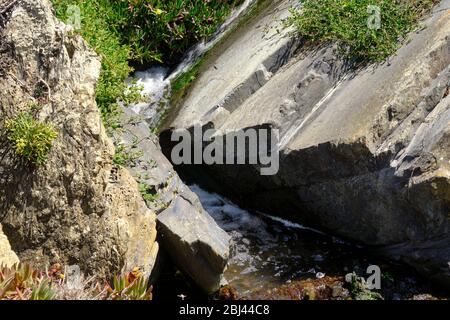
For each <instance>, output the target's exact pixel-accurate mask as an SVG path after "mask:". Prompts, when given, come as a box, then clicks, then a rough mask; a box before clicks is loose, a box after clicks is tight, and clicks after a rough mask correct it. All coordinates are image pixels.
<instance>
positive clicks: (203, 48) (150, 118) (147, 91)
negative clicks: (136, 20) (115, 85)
mask: <svg viewBox="0 0 450 320" xmlns="http://www.w3.org/2000/svg"><path fill="white" fill-rule="evenodd" d="M255 2H256V0H245V1H244V3H243V4H241V5H240V6H239V7H238V8H236V9H235V10H233V12H232V13H231V14H230V16H229V17H228V18H227V20H226V21H225V22H224V23H223V24H222V25H220V27H219V28H218V29H217V31H216V32H215V33H214V35H213V36H212V37H210V38H209V39H207V40H203V41H201V42H200V43H198V44H197V45H195V46H194V47H193V48H192V49H190V50H189V51H188V52H187V53H186V54H185V56H184V58H183V59H182V61H181V63H180V64H179V65H178V66H177V67H176V68H175V69H174V70H173V71H172V72H171V71H170V68H169V67H167V66H164V65H162V66H153V67H151V68H149V69H148V70H146V71H139V72H136V73H135V74H134V75H133V76H132V77H131V78H130V79H128V80H127V82H128V83H129V84H132V83H133V81H136V82H137V84H138V85H141V86H143V88H144V89H143V92H142V94H143V95H145V96H146V97H148V100H149V101H148V102H146V103H138V104H135V105H131V106H130V108H131V109H132V110H133V111H135V112H136V113H138V114H139V115H141V116H143V117H144V119H146V120H147V122H149V124H150V126H152V127H153V126H155V125H157V124H158V122H159V120H160V117H161V114H162V113H163V112H164V109H165V108H166V107H167V105H168V97H169V96H170V90H171V88H170V84H171V82H172V80H174V79H176V78H177V77H178V76H179V75H181V74H183V73H185V72H187V71H189V69H190V68H191V67H192V66H193V65H194V63H195V62H196V61H197V60H198V59H199V58H201V57H202V56H203V55H204V54H205V53H206V52H208V50H210V49H211V48H212V47H213V46H214V45H215V44H216V43H217V42H218V41H220V39H221V38H222V37H223V36H224V35H225V33H226V32H227V31H228V30H230V28H231V27H232V26H233V25H234V23H235V22H236V21H237V20H238V19H239V18H240V17H241V16H242V15H244V14H245V13H246V12H247V11H248V9H249V8H250V7H251V5H252V4H253V3H255Z"/></svg>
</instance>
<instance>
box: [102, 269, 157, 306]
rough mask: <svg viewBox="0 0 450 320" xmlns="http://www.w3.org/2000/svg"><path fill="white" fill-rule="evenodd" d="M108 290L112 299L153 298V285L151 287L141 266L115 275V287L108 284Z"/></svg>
mask: <svg viewBox="0 0 450 320" xmlns="http://www.w3.org/2000/svg"><path fill="white" fill-rule="evenodd" d="M107 292H108V299H111V300H152V287H150V288H149V286H148V281H147V280H146V279H145V277H143V276H142V273H141V271H140V270H139V268H134V269H133V271H132V272H130V273H127V274H125V275H121V276H116V277H114V281H113V287H110V286H108V287H107Z"/></svg>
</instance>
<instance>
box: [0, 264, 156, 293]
mask: <svg viewBox="0 0 450 320" xmlns="http://www.w3.org/2000/svg"><path fill="white" fill-rule="evenodd" d="M79 280H80V287H78V288H72V287H69V286H68V280H67V278H66V276H65V274H64V273H63V269H62V268H61V265H59V264H55V265H53V266H52V267H51V268H50V269H49V270H46V271H45V272H44V271H40V270H37V269H35V268H33V267H32V266H31V265H29V264H23V263H19V264H16V265H14V266H12V267H4V266H0V300H55V299H57V300H151V299H152V287H151V286H149V284H148V280H147V279H146V278H145V277H144V276H143V274H142V272H141V270H140V269H139V268H134V269H133V270H132V271H131V272H128V273H125V274H123V275H120V276H116V277H114V279H113V282H112V285H110V284H108V283H106V282H105V281H103V280H100V279H97V280H95V277H91V278H90V279H88V280H85V279H84V277H83V276H81V278H80V279H79Z"/></svg>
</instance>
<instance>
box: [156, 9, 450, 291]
mask: <svg viewBox="0 0 450 320" xmlns="http://www.w3.org/2000/svg"><path fill="white" fill-rule="evenodd" d="M295 2H297V1H296V0H292V1H289V0H286V1H280V2H278V1H277V2H272V3H271V4H269V6H268V8H267V9H266V10H263V11H262V12H261V13H260V14H259V15H258V16H257V17H255V18H254V20H253V22H250V23H248V24H247V25H246V26H244V27H242V28H241V29H239V30H237V31H236V32H235V34H234V35H232V36H230V37H229V39H230V40H229V41H225V42H224V43H223V44H221V46H220V47H218V48H216V50H215V53H216V54H215V55H214V54H213V55H210V57H209V59H208V61H206V62H205V63H204V65H205V66H207V67H205V68H204V69H203V70H202V73H201V74H200V76H199V78H198V79H197V81H196V82H195V83H194V85H193V86H192V88H191V90H190V92H189V93H188V95H187V97H186V98H185V100H184V101H183V102H182V104H181V105H180V106H178V107H177V108H174V110H176V113H175V114H172V115H170V117H169V119H173V120H172V121H171V122H170V123H167V124H166V129H167V131H166V132H165V133H164V134H163V135H162V139H161V141H162V143H163V144H164V148H167V150H166V151H167V154H168V155H169V154H170V147H171V144H170V142H169V140H168V138H167V137H168V136H169V134H170V132H171V131H173V130H175V129H181V128H192V127H193V126H194V125H195V123H196V122H197V121H200V123H201V124H202V125H205V126H208V127H214V128H216V129H218V130H221V131H220V132H230V131H231V132H232V131H236V130H240V129H246V128H261V127H267V126H269V127H271V128H274V129H278V130H279V131H280V143H279V149H280V170H279V172H278V173H277V174H276V175H274V176H261V175H260V171H259V170H258V169H259V167H257V166H256V167H255V166H233V165H227V166H219V165H217V166H204V167H203V170H204V171H205V172H209V173H210V174H211V176H212V177H214V178H216V179H217V180H218V181H220V183H219V184H220V187H221V188H222V191H224V190H225V192H228V194H229V195H231V196H233V197H234V198H235V199H236V200H238V201H241V203H244V204H245V205H246V206H247V207H251V208H254V209H257V210H260V211H265V212H269V213H271V214H278V215H285V216H287V217H289V218H291V219H293V220H296V221H300V222H302V223H304V224H308V225H311V226H314V227H316V228H320V229H322V230H326V231H329V232H331V233H333V234H335V235H339V236H341V237H345V238H347V239H351V240H354V241H356V242H358V243H361V244H365V245H368V246H370V247H371V248H376V250H377V252H380V253H382V254H384V255H387V256H389V257H391V258H395V259H399V260H401V261H404V262H406V263H408V264H410V265H412V266H414V267H416V268H417V269H418V270H419V271H421V272H423V273H424V274H427V275H428V276H430V277H432V278H434V279H436V280H438V281H439V282H440V283H445V284H447V285H449V286H450V265H449V262H450V221H449V212H450V171H449V170H450V125H449V124H450V97H449V88H450V67H449V64H450V19H449V16H448V10H446V8H448V7H449V6H450V1H449V0H444V1H441V3H440V5H438V6H437V8H436V9H435V11H434V12H433V14H432V15H431V17H430V18H429V19H427V20H426V21H424V27H425V28H423V29H421V30H420V31H418V32H416V33H413V34H411V39H410V41H409V42H408V43H406V44H405V45H404V46H403V47H402V48H401V49H400V50H399V51H398V53H397V54H396V55H395V56H393V57H392V58H390V59H389V61H387V62H385V63H383V64H379V65H376V66H369V67H367V68H364V69H359V70H354V69H353V70H348V68H347V65H346V64H345V63H344V61H342V60H341V58H340V57H339V54H338V53H337V51H336V49H335V47H334V46H333V45H328V46H325V47H322V48H318V49H317V50H313V51H307V50H303V49H300V50H298V52H297V54H295V55H293V54H292V51H291V49H290V48H292V46H294V47H296V45H295V42H288V40H286V37H288V36H289V33H288V30H286V31H282V32H277V30H279V29H281V28H282V22H281V19H280V17H282V16H283V15H284V14H283V12H284V13H285V12H286V11H287V8H288V7H289V4H294V3H295ZM298 41H300V43H301V39H299V40H298ZM286 43H294V45H289V46H286ZM280 50H281V51H280ZM273 52H278V53H277V56H278V57H279V58H277V59H275V60H274V59H272V57H273ZM280 52H283V54H279V53H280ZM235 56H238V57H239V59H237V60H236V59H230V57H235ZM285 57H287V58H288V59H284V60H283V58H285ZM289 58H290V59H289ZM280 62H283V63H284V65H283V66H280ZM272 66H273V68H272ZM249 83H251V85H249ZM243 88H245V90H244V89H243Z"/></svg>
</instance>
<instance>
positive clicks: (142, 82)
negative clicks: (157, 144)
mask: <svg viewBox="0 0 450 320" xmlns="http://www.w3.org/2000/svg"><path fill="white" fill-rule="evenodd" d="M169 70H170V69H169V68H168V67H165V66H154V67H151V68H150V69H148V70H147V71H137V72H136V73H135V74H134V75H133V78H129V79H128V80H127V83H128V84H129V85H131V84H133V80H134V81H136V85H138V86H142V87H143V90H142V95H143V96H145V97H147V98H148V103H137V104H134V105H131V106H130V108H131V109H132V110H133V111H134V112H136V113H137V114H141V115H145V117H146V118H149V119H150V118H153V117H154V116H155V115H156V113H157V111H158V110H157V108H151V107H152V106H153V107H156V106H157V102H159V101H161V100H162V99H163V97H164V92H165V91H166V88H167V87H168V86H169V85H170V81H168V80H167V75H168V74H169Z"/></svg>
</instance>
